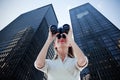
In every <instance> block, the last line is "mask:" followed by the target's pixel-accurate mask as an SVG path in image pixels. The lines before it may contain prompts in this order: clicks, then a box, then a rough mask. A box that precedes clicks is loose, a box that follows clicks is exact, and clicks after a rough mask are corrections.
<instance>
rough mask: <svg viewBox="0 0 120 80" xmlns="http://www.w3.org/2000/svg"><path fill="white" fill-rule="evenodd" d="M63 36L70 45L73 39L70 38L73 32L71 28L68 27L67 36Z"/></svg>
mask: <svg viewBox="0 0 120 80" xmlns="http://www.w3.org/2000/svg"><path fill="white" fill-rule="evenodd" d="M63 34H65V35H66V39H67V41H68V42H69V43H71V41H73V38H72V36H73V31H72V28H71V27H70V30H69V32H68V34H66V33H63Z"/></svg>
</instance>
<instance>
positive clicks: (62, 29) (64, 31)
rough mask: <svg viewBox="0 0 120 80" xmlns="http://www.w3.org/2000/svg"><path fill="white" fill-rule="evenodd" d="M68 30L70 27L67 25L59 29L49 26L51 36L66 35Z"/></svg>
mask: <svg viewBox="0 0 120 80" xmlns="http://www.w3.org/2000/svg"><path fill="white" fill-rule="evenodd" d="M69 29H70V26H69V25H68V24H64V25H63V26H62V27H60V28H57V26H56V25H51V26H50V30H51V32H52V34H56V33H59V34H62V33H66V34H68V32H69Z"/></svg>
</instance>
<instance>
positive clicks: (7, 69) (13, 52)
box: [0, 4, 58, 80]
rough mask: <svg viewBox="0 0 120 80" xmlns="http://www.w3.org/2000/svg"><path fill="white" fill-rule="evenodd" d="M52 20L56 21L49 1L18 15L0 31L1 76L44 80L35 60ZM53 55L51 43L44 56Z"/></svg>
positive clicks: (3, 79) (5, 79) (3, 78)
mask: <svg viewBox="0 0 120 80" xmlns="http://www.w3.org/2000/svg"><path fill="white" fill-rule="evenodd" d="M51 24H53V25H57V24H58V20H57V17H56V15H55V12H54V9H53V6H52V5H51V4H49V5H46V6H44V7H41V8H38V9H35V10H32V11H29V12H27V13H24V14H22V15H20V16H19V17H18V18H16V19H15V20H14V21H13V22H11V23H10V24H9V25H8V26H6V27H5V28H4V29H3V30H1V31H0V80H46V77H44V74H43V73H42V72H40V71H38V70H37V69H35V67H34V61H35V59H36V58H37V55H38V53H39V51H40V50H41V49H42V47H43V45H44V43H45V41H46V39H47V36H48V29H49V25H51ZM51 46H52V45H51ZM53 55H54V52H53V48H52V47H50V48H49V51H48V56H47V58H50V59H51V58H52V57H53Z"/></svg>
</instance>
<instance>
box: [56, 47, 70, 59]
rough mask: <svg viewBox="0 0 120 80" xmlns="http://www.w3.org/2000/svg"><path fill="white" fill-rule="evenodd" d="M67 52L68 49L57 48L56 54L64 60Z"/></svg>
mask: <svg viewBox="0 0 120 80" xmlns="http://www.w3.org/2000/svg"><path fill="white" fill-rule="evenodd" d="M67 54H68V50H67V49H59V50H58V56H59V57H60V58H61V60H62V61H64V59H65V57H66V56H67Z"/></svg>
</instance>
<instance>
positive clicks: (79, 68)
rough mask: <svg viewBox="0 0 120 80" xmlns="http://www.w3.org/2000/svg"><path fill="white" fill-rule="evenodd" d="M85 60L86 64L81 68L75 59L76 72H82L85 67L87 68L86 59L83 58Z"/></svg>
mask: <svg viewBox="0 0 120 80" xmlns="http://www.w3.org/2000/svg"><path fill="white" fill-rule="evenodd" d="M85 58H86V61H87V62H86V64H85V65H84V66H82V67H80V66H79V65H78V63H77V59H76V63H75V66H76V68H77V69H78V70H80V71H82V70H83V69H84V68H85V67H87V65H88V58H87V57H85Z"/></svg>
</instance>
